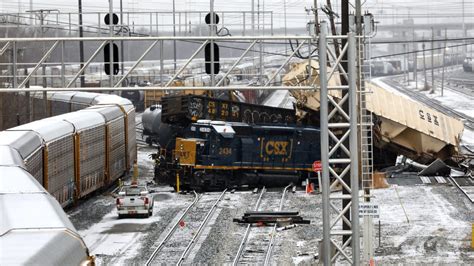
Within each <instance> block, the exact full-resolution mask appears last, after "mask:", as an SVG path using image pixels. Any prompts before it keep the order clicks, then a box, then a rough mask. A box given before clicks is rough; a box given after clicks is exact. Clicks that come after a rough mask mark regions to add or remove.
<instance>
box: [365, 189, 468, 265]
mask: <svg viewBox="0 0 474 266" xmlns="http://www.w3.org/2000/svg"><path fill="white" fill-rule="evenodd" d="M373 195H374V196H375V202H377V203H379V204H380V222H381V234H382V241H381V247H378V248H377V249H376V257H375V260H376V262H379V263H381V265H384V264H392V263H396V264H406V263H410V264H413V263H418V264H424V265H428V264H433V263H441V264H446V263H456V264H463V263H464V264H466V265H467V264H471V263H474V253H473V252H471V251H470V247H469V246H470V236H471V222H472V220H473V219H474V215H473V212H472V204H471V203H470V202H467V199H466V200H464V198H463V196H462V195H461V194H460V193H459V192H458V191H457V190H456V189H455V188H453V187H447V186H437V187H436V186H397V185H392V186H391V187H389V188H387V189H378V190H373ZM375 230H376V231H377V230H378V226H376V227H375ZM375 243H377V245H376V246H378V238H377V239H376V241H375Z"/></svg>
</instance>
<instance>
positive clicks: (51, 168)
mask: <svg viewBox="0 0 474 266" xmlns="http://www.w3.org/2000/svg"><path fill="white" fill-rule="evenodd" d="M47 147H48V162H47V163H48V192H49V193H51V195H53V197H55V198H56V200H57V201H58V202H59V203H60V204H61V206H66V205H68V204H69V203H71V202H72V200H73V192H74V145H73V137H72V135H68V136H65V137H62V138H60V139H57V140H55V141H52V142H50V143H47Z"/></svg>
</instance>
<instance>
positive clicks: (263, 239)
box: [232, 185, 291, 265]
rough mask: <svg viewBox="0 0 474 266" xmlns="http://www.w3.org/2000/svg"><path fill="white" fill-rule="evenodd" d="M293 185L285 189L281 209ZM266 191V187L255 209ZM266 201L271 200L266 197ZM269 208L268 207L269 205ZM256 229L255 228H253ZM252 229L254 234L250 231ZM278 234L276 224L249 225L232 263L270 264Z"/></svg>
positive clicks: (258, 206) (280, 202) (280, 203)
mask: <svg viewBox="0 0 474 266" xmlns="http://www.w3.org/2000/svg"><path fill="white" fill-rule="evenodd" d="M290 187H291V185H288V186H287V187H285V189H284V190H283V193H282V196H281V198H280V201H279V206H278V210H280V211H281V209H282V208H283V202H284V200H285V196H286V192H287V191H288V188H290ZM265 192H266V190H265V188H264V189H262V192H261V193H260V196H259V198H258V200H257V202H256V204H255V207H254V210H258V209H259V208H260V204H261V202H262V197H263V195H264V193H265ZM266 201H271V200H270V199H266ZM267 208H268V207H267ZM252 229H254V230H252ZM251 231H252V234H250V232H251ZM275 234H276V224H275V225H274V226H272V227H266V226H261V227H252V226H251V225H247V228H246V230H245V233H244V237H243V238H242V240H241V243H240V245H239V248H238V250H237V252H236V256H235V257H234V260H233V262H232V265H239V264H250V265H269V264H270V263H271V261H270V260H271V257H272V252H273V247H274V241H275Z"/></svg>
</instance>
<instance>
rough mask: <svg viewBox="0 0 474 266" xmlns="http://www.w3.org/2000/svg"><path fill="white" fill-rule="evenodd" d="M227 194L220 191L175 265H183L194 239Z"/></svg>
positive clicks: (194, 242)
mask: <svg viewBox="0 0 474 266" xmlns="http://www.w3.org/2000/svg"><path fill="white" fill-rule="evenodd" d="M226 192H227V189H225V190H224V191H222V193H221V195H220V196H219V198H218V199H217V200H216V201H215V202H214V204H213V205H212V207H211V209H210V210H209V212H208V213H207V214H206V217H204V220H203V221H202V222H201V225H200V226H199V228H198V229H197V230H196V232H195V234H194V236H193V238H192V239H191V241H189V244H188V246H187V247H186V249H185V250H184V251H183V253H182V254H181V257H180V258H179V260H178V262H177V263H176V265H181V264H183V262H184V260H185V259H186V257H187V256H188V253H189V251H191V249H192V248H193V246H194V245H195V244H196V239H198V237H199V236H200V235H201V233H202V231H203V229H204V227H205V226H206V225H207V223H208V222H209V218H211V216H212V214H214V212H215V210H216V208H217V204H219V202H221V200H222V198H223V197H224V195H225V193H226Z"/></svg>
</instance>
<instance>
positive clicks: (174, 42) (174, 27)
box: [173, 0, 176, 73]
mask: <svg viewBox="0 0 474 266" xmlns="http://www.w3.org/2000/svg"><path fill="white" fill-rule="evenodd" d="M173 37H176V5H175V0H173ZM173 66H174V68H173V69H174V72H175V73H176V40H173Z"/></svg>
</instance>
